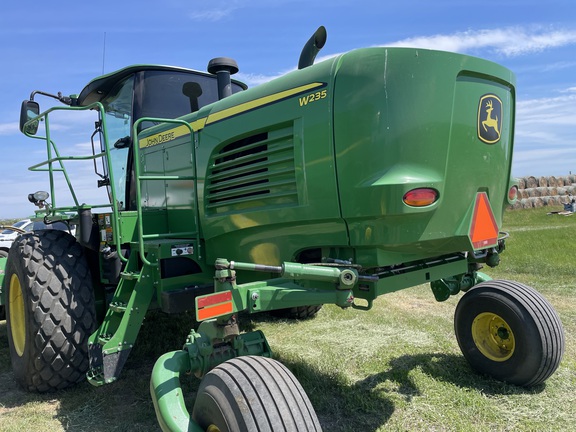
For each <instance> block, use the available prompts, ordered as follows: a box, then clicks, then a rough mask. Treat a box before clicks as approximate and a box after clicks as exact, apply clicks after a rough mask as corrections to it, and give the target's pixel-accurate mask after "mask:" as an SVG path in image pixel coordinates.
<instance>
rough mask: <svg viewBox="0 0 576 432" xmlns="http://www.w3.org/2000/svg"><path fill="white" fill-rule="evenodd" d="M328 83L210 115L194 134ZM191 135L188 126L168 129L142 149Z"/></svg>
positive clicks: (142, 143) (144, 140)
mask: <svg viewBox="0 0 576 432" xmlns="http://www.w3.org/2000/svg"><path fill="white" fill-rule="evenodd" d="M325 85H326V83H323V82H315V83H310V84H305V85H302V86H299V87H294V88H292V89H288V90H284V91H281V92H278V93H274V94H271V95H268V96H264V97H261V98H258V99H254V100H252V101H250V102H244V103H242V104H240V105H236V106H233V107H230V108H226V109H224V110H222V111H218V112H215V113H212V114H209V115H208V116H207V117H202V118H199V119H196V120H194V121H193V122H192V123H190V125H191V126H192V129H193V130H194V132H198V131H199V130H201V129H204V127H205V126H206V125H209V124H211V123H216V122H218V121H221V120H224V119H226V118H228V117H232V116H235V115H238V114H242V113H244V112H247V111H251V110H253V109H256V108H261V107H263V106H265V105H269V104H272V103H274V102H278V101H280V100H283V99H287V98H289V97H292V96H294V95H297V94H300V93H304V92H307V91H310V90H314V89H316V88H319V87H324V86H325ZM189 133H190V129H188V128H187V127H186V126H178V127H175V128H172V129H168V130H167V131H165V132H161V133H159V134H155V135H150V136H149V137H146V138H142V139H141V140H140V143H139V145H140V148H145V147H150V146H155V145H158V144H163V143H166V142H169V141H172V140H175V139H176V138H180V137H182V136H184V135H188V134H189Z"/></svg>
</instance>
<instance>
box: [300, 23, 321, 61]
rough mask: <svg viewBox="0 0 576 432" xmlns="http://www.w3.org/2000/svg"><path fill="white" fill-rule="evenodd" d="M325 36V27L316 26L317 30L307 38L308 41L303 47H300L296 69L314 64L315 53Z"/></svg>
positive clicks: (319, 48)
mask: <svg viewBox="0 0 576 432" xmlns="http://www.w3.org/2000/svg"><path fill="white" fill-rule="evenodd" d="M327 37H328V35H327V33H326V28H325V27H324V26H320V27H318V30H316V31H315V32H314V34H313V35H312V37H311V38H310V39H308V42H306V44H305V45H304V48H302V53H301V54H300V60H298V69H304V68H306V67H308V66H312V65H313V64H314V59H315V58H316V54H318V52H320V50H321V49H322V47H323V46H324V44H325V43H326V38H327Z"/></svg>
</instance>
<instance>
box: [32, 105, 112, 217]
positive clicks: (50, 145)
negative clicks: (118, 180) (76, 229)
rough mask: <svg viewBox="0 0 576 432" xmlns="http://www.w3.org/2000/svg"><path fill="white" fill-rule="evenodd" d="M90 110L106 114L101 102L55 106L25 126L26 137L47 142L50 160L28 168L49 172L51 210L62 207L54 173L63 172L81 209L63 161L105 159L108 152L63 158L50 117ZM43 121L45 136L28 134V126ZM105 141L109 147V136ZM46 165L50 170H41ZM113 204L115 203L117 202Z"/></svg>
mask: <svg viewBox="0 0 576 432" xmlns="http://www.w3.org/2000/svg"><path fill="white" fill-rule="evenodd" d="M90 109H95V110H96V111H99V112H104V107H103V105H102V104H101V103H100V102H94V103H92V104H90V105H87V106H85V107H70V106H55V107H52V108H49V109H47V110H46V111H44V112H42V113H40V114H39V115H38V116H36V117H34V118H32V119H30V120H28V121H27V122H26V123H25V124H24V127H23V132H24V134H25V135H26V136H28V137H29V138H33V139H39V140H42V141H45V142H46V151H47V154H48V159H47V160H45V161H42V162H40V163H37V164H35V165H32V166H30V167H28V170H29V171H34V172H48V176H49V180H50V196H51V198H52V199H51V205H50V208H51V209H52V210H53V211H58V210H59V209H60V207H57V205H56V193H55V192H56V190H55V187H54V183H55V182H54V172H62V173H63V175H64V178H65V180H66V184H67V186H68V190H69V192H70V194H71V195H72V199H73V201H74V205H75V207H76V208H79V207H80V203H79V202H78V198H77V196H76V192H75V191H74V188H73V187H72V182H71V181H70V177H69V175H68V171H67V170H66V167H65V166H64V164H63V161H65V160H94V159H97V158H101V157H104V156H105V155H106V154H107V152H106V151H104V152H102V153H99V154H96V155H89V156H61V155H60V152H59V151H58V148H57V147H56V143H55V142H54V141H53V140H52V139H51V137H50V122H49V119H48V115H49V114H50V113H52V112H55V111H85V110H90ZM42 119H43V121H44V123H45V131H46V133H45V136H37V135H31V134H30V133H28V132H26V126H27V125H29V124H32V123H34V122H40V121H41V120H42ZM104 141H105V144H106V146H107V136H106V135H105V136H104ZM52 151H54V153H55V154H56V157H52ZM56 162H57V163H58V164H59V166H60V168H54V167H53V166H52V165H53V164H54V163H56ZM45 165H48V168H40V167H43V166H45ZM113 202H115V200H114V201H113ZM111 206H112V207H113V205H112V204H111V203H106V204H98V205H95V206H92V207H111Z"/></svg>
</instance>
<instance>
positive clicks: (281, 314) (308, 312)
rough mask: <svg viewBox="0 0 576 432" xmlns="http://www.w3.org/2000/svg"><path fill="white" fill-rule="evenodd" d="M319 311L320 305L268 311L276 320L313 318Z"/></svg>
mask: <svg viewBox="0 0 576 432" xmlns="http://www.w3.org/2000/svg"><path fill="white" fill-rule="evenodd" d="M320 309H322V305H313V306H297V307H293V308H287V309H276V310H273V311H270V314H271V315H273V316H275V317H278V318H287V319H300V320H303V319H309V318H314V317H315V316H316V314H317V313H318V311H319V310H320Z"/></svg>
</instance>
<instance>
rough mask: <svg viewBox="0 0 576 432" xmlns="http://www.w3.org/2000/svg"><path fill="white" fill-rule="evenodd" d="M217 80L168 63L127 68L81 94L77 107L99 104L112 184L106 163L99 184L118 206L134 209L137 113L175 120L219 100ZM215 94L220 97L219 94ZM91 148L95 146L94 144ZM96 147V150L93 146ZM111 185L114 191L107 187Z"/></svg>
mask: <svg viewBox="0 0 576 432" xmlns="http://www.w3.org/2000/svg"><path fill="white" fill-rule="evenodd" d="M218 80H219V78H218V77H217V76H216V75H215V74H207V73H203V72H198V71H194V70H190V69H183V68H176V67H168V66H149V65H148V66H130V67H127V68H124V69H121V70H119V71H116V72H113V73H111V74H108V75H104V76H102V77H100V78H97V79H95V80H93V81H91V82H90V83H89V84H88V85H87V86H86V87H85V88H84V89H83V90H82V92H81V93H80V95H79V96H78V99H77V105H78V106H87V105H90V104H92V103H94V102H100V103H101V104H102V105H103V106H104V113H100V121H99V124H97V132H100V147H101V151H103V149H104V140H103V134H102V128H103V127H106V131H107V136H108V142H109V145H110V148H111V151H110V157H111V165H112V169H113V172H114V182H115V183H116V184H115V185H111V184H110V181H109V173H108V170H107V168H106V164H103V168H102V170H103V172H102V173H99V172H98V171H97V174H98V175H99V176H100V177H101V180H100V181H99V182H98V184H99V186H106V187H107V188H108V194H109V196H110V198H111V197H112V196H116V198H117V201H118V203H117V204H118V209H119V210H130V209H133V205H131V204H130V202H132V203H134V197H132V196H131V195H133V194H134V191H131V190H130V184H131V183H132V182H131V180H130V179H131V177H132V168H131V166H132V155H131V154H132V152H131V151H130V148H131V145H130V144H131V142H132V138H133V137H132V126H133V124H134V122H135V121H137V120H138V119H140V118H142V117H153V118H168V119H174V118H177V117H181V116H183V115H186V114H190V113H192V112H195V111H198V110H199V109H200V108H202V107H204V106H205V105H208V104H211V103H213V102H216V101H218V100H219V99H220V98H221V91H220V85H219V82H218ZM228 82H229V83H230V84H229V85H230V89H231V93H237V92H240V91H243V90H245V89H246V88H247V86H246V85H245V84H243V83H241V82H239V81H236V80H232V81H230V80H229V81H228ZM219 95H220V96H219ZM154 124H155V122H153V121H145V122H142V123H140V126H139V131H138V132H140V131H142V130H144V129H146V128H148V127H151V126H154ZM93 147H94V144H93ZM94 150H95V149H94ZM112 187H114V192H115V193H114V195H112V193H111V188H112Z"/></svg>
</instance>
